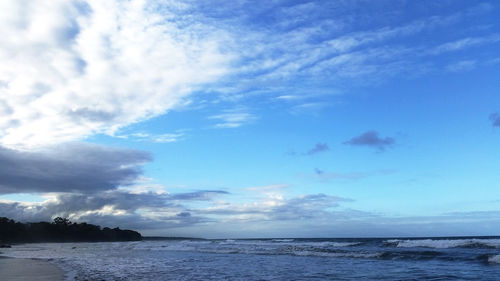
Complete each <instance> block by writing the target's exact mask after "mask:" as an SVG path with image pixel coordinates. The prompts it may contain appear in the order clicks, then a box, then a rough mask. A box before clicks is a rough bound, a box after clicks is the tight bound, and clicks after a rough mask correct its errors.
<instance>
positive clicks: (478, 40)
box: [430, 34, 500, 55]
mask: <svg viewBox="0 0 500 281" xmlns="http://www.w3.org/2000/svg"><path fill="white" fill-rule="evenodd" d="M497 42H500V35H499V34H493V35H489V36H485V37H467V38H463V39H460V40H456V41H453V42H447V43H444V44H441V45H439V46H437V47H435V48H433V49H432V50H431V51H430V53H432V54H434V55H437V54H441V53H444V52H451V51H458V50H462V49H466V48H470V47H473V46H478V45H482V44H488V43H497Z"/></svg>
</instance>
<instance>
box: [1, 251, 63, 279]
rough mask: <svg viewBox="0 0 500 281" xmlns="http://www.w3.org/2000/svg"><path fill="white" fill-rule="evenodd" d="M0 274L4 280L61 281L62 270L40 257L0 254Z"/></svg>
mask: <svg viewBox="0 0 500 281" xmlns="http://www.w3.org/2000/svg"><path fill="white" fill-rule="evenodd" d="M0 276H1V277H2V278H1V279H2V280H5V281H31V280H38V281H63V280H64V271H63V270H62V269H61V268H60V267H58V266H56V265H54V264H52V263H50V262H48V261H46V260H42V259H25V258H12V257H6V256H0Z"/></svg>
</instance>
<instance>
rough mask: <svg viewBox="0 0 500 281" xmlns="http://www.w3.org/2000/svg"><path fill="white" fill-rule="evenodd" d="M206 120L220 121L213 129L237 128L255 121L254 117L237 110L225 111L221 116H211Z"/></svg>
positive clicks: (242, 110)
mask: <svg viewBox="0 0 500 281" xmlns="http://www.w3.org/2000/svg"><path fill="white" fill-rule="evenodd" d="M208 118H209V119H215V120H219V121H220V123H217V124H215V125H214V127H215V128H237V127H240V126H242V125H244V124H247V123H250V122H252V121H254V120H255V119H257V117H255V115H253V114H251V113H249V112H246V111H245V110H244V109H239V108H237V109H231V110H225V111H224V112H223V113H221V114H216V115H212V116H209V117H208Z"/></svg>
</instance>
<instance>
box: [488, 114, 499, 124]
mask: <svg viewBox="0 0 500 281" xmlns="http://www.w3.org/2000/svg"><path fill="white" fill-rule="evenodd" d="M490 121H491V125H493V127H500V114H498V113H493V114H490Z"/></svg>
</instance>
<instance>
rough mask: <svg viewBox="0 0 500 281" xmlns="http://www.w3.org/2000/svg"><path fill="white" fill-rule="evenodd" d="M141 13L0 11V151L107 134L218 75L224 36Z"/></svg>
mask: <svg viewBox="0 0 500 281" xmlns="http://www.w3.org/2000/svg"><path fill="white" fill-rule="evenodd" d="M149 3H150V2H146V1H140V0H136V1H94V0H88V1H62V0H40V1H17V0H12V1H2V2H0V34H2V40H1V41H0V61H1V62H2V63H1V64H0V112H2V114H1V115H0V144H1V145H4V146H8V147H16V148H27V147H34V146H40V145H46V144H52V143H55V142H63V141H69V140H75V139H81V138H84V137H86V136H89V135H91V134H94V133H108V134H113V133H114V132H116V131H117V130H118V129H119V128H121V127H124V126H126V125H128V124H131V123H134V122H138V121H142V120H145V119H148V118H150V117H152V116H156V115H159V114H163V113H165V112H166V111H168V110H170V109H172V108H175V107H176V106H178V105H181V104H182V103H183V102H184V99H186V97H188V96H189V95H190V94H191V93H192V92H193V91H195V90H196V88H197V87H198V86H200V85H201V84H204V83H210V82H213V81H215V80H217V79H218V78H219V77H220V76H221V75H223V74H225V73H226V71H227V65H228V63H229V62H230V57H231V56H230V55H228V54H224V53H223V52H222V51H221V50H220V46H221V45H222V44H221V40H222V38H224V32H223V31H220V30H215V29H213V28H210V27H207V26H204V25H202V24H200V23H193V22H192V21H190V19H189V17H187V16H183V15H182V14H181V13H182V9H183V8H182V5H177V6H175V5H174V6H171V9H176V10H175V14H174V13H173V12H171V11H169V10H168V9H167V8H166V7H163V8H162V10H161V14H159V13H155V12H154V11H153V9H152V8H151V7H150V6H148V4H149ZM169 7H170V6H169ZM169 9H170V8H169Z"/></svg>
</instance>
